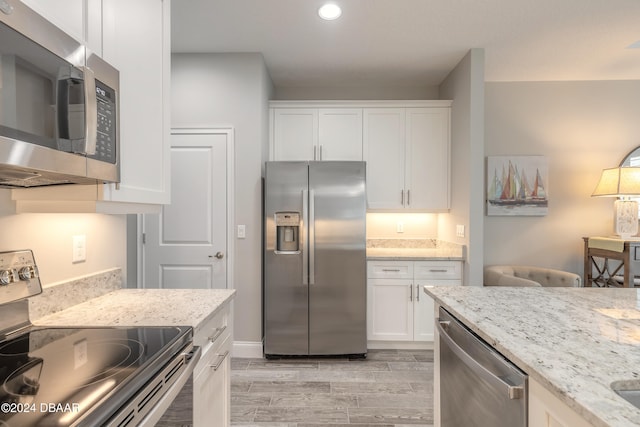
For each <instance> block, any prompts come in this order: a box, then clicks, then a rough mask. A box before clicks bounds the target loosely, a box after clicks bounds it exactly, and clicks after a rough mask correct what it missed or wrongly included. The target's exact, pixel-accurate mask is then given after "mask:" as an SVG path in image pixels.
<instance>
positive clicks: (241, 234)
mask: <svg viewBox="0 0 640 427" xmlns="http://www.w3.org/2000/svg"><path fill="white" fill-rule="evenodd" d="M245 237H247V228H246V227H245V226H244V224H242V225H238V239H244V238H245Z"/></svg>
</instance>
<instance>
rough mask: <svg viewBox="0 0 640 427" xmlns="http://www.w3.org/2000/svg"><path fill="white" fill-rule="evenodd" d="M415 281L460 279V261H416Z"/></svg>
mask: <svg viewBox="0 0 640 427" xmlns="http://www.w3.org/2000/svg"><path fill="white" fill-rule="evenodd" d="M414 268H415V278H416V279H462V263H461V262H460V261H416V263H415V266H414Z"/></svg>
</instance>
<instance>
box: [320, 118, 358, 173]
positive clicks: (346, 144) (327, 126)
mask: <svg viewBox="0 0 640 427" xmlns="http://www.w3.org/2000/svg"><path fill="white" fill-rule="evenodd" d="M317 160H358V161H361V160H362V108H321V109H320V110H318V157H317Z"/></svg>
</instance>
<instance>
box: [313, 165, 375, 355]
mask: <svg viewBox="0 0 640 427" xmlns="http://www.w3.org/2000/svg"><path fill="white" fill-rule="evenodd" d="M365 215H366V194H365V163H364V162H310V164H309V232H308V234H309V239H308V241H309V354H312V355H330V354H364V353H366V352H367V341H366V338H367V330H366V326H367V322H366V307H367V305H366V252H365V251H366V233H365V223H366V222H365Z"/></svg>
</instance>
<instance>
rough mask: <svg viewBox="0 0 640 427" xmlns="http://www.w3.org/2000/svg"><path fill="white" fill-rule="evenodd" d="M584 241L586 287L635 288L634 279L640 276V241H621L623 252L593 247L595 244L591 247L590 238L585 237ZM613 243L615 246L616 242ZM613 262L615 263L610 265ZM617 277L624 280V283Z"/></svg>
mask: <svg viewBox="0 0 640 427" xmlns="http://www.w3.org/2000/svg"><path fill="white" fill-rule="evenodd" d="M592 239H597V238H592ZM583 240H584V286H591V287H621V286H622V287H625V288H633V287H634V278H635V277H636V276H637V275H640V239H638V240H624V241H619V243H620V244H619V245H618V246H620V247H621V249H622V250H621V251H619V250H617V249H603V248H599V247H593V246H594V244H595V242H592V245H589V237H583ZM612 243H614V246H615V242H612ZM590 246H591V247H590ZM595 246H598V245H597V244H595ZM599 260H600V262H598V261H599ZM612 260H613V261H614V262H613V263H610V261H612ZM615 276H617V277H619V278H620V277H621V278H623V281H622V283H621V282H620V280H619V279H616V278H615Z"/></svg>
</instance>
